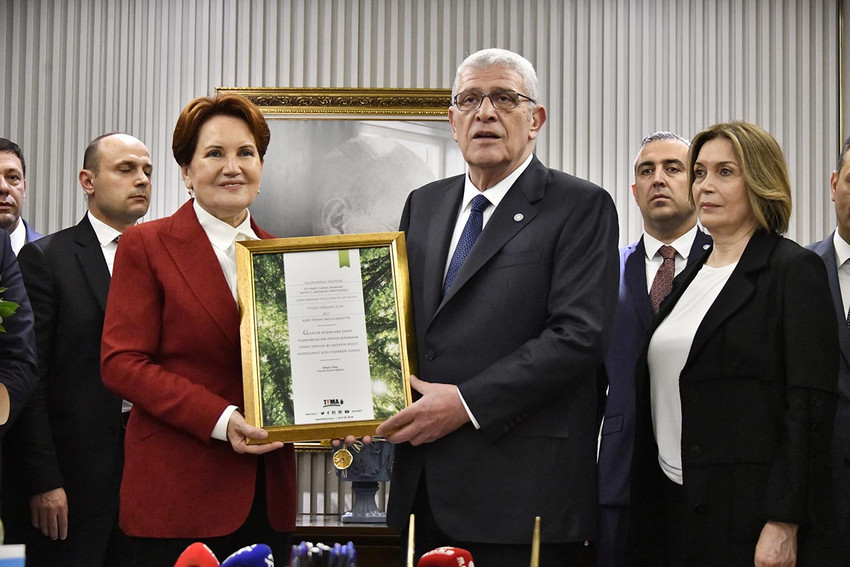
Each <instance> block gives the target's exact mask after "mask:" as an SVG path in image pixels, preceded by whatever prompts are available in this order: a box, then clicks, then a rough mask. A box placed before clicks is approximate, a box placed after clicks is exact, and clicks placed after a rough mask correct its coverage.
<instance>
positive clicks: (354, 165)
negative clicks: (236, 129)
mask: <svg viewBox="0 0 850 567" xmlns="http://www.w3.org/2000/svg"><path fill="white" fill-rule="evenodd" d="M216 90H217V91H218V92H229V93H236V94H240V95H242V96H245V97H246V98H248V99H249V100H251V101H252V102H253V103H254V104H256V105H257V106H258V107H259V108H260V111H261V112H262V113H263V116H265V118H266V120H267V122H268V125H269V130H270V132H271V141H270V143H269V147H268V150H267V152H266V156H265V160H264V166H263V185H262V188H261V191H260V194H259V195H258V196H257V199H256V201H255V202H254V204H253V206H252V207H251V216H252V217H253V218H254V219H255V220H256V221H257V223H258V224H259V225H260V226H262V227H263V228H264V229H266V230H268V231H269V232H271V233H272V234H274V235H276V236H281V237H293V236H319V235H329V234H353V233H371V232H389V231H395V230H398V226H399V220H400V219H401V213H402V209H403V208H404V202H405V200H406V199H407V196H408V194H409V193H410V192H411V191H412V190H414V189H417V188H419V187H421V186H423V185H425V184H427V183H430V182H431V181H435V180H437V179H443V178H445V177H451V176H453V175H459V174H462V173H464V172H465V167H466V164H465V161H464V160H463V155H462V154H461V152H460V150H459V149H458V146H457V144H456V143H455V142H454V139H453V137H452V131H451V126H450V124H449V121H448V107H449V105H450V104H451V91H450V90H449V89H349V88H338V89H324V88H312V89H294V88H246V89H241V88H218V89H216Z"/></svg>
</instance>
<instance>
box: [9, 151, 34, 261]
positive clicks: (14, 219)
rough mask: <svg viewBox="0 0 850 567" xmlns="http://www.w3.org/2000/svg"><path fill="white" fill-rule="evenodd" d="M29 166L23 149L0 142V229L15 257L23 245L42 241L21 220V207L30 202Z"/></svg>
mask: <svg viewBox="0 0 850 567" xmlns="http://www.w3.org/2000/svg"><path fill="white" fill-rule="evenodd" d="M26 175H27V164H26V162H25V161H24V153H23V151H21V148H20V146H18V144H16V143H15V142H12V141H11V140H7V139H6V138H0V228H2V229H3V230H5V231H6V232H7V233H9V236H10V238H11V242H12V250H13V251H14V252H15V255H17V254H18V252H20V251H21V248H23V246H24V244H26V243H27V242H33V241H35V240H38V239H39V238H41V235H40V234H39V233H37V232H36V231H35V230H33V229H32V228H30V226H29V225H28V224H27V222H26V221H25V220H24V219H22V218H21V206H22V205H23V204H24V201H26V199H27V179H26Z"/></svg>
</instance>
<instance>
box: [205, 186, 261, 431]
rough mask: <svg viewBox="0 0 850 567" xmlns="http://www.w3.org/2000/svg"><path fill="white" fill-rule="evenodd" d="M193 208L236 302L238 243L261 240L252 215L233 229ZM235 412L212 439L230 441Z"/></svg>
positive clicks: (218, 426) (224, 416) (226, 416)
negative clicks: (228, 429) (256, 231)
mask: <svg viewBox="0 0 850 567" xmlns="http://www.w3.org/2000/svg"><path fill="white" fill-rule="evenodd" d="M193 206H194V209H195V215H196V216H197V217H198V222H199V223H201V228H203V229H204V232H205V233H206V235H207V238H208V239H209V241H210V244H211V245H212V249H213V252H215V257H216V258H217V259H218V263H219V265H220V266H221V271H222V272H223V273H224V279H225V280H227V285H228V286H230V292H231V293H232V294H233V300H234V301H236V241H238V240H259V237H258V236H257V233H255V232H254V229H253V228H251V213H250V212H249V213H248V214H247V215H246V216H245V220H244V221H242V223H241V224H240V225H239V226H237V227H233V226H230V225H229V224H227V223H226V222H224V221H223V220H221V219H219V218H216V217H214V216H213V215H211V214H210V213H208V212H207V211H205V210H204V209H203V208H202V207H201V206H200V205H199V204H198V201H197V200H196V201H194V203H193ZM234 411H236V406H227V408H226V409H225V410H224V412H223V413H222V414H221V417H219V418H218V421H217V422H216V424H215V427H214V428H213V430H212V434H211V435H210V437H212V438H213V439H218V440H220V441H227V440H228V439H227V422H228V421H230V416H231V415H232V414H233V412H234Z"/></svg>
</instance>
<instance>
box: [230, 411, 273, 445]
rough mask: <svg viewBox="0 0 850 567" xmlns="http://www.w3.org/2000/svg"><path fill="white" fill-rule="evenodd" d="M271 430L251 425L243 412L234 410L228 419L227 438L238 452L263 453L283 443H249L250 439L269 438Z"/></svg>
mask: <svg viewBox="0 0 850 567" xmlns="http://www.w3.org/2000/svg"><path fill="white" fill-rule="evenodd" d="M268 436H269V432H268V431H265V430H264V429H260V428H259V427H254V426H253V425H249V424H248V422H247V421H245V418H244V417H242V414H241V413H239V412H238V411H234V412H233V413H231V414H230V419H229V420H227V439H228V440H229V441H230V445H231V446H232V447H233V450H234V451H236V452H237V453H249V454H252V455H262V454H263V453H268V452H269V451H274V450H275V449H280V448H281V447H283V443H281V442H280V441H275V442H274V443H264V444H262V445H248V439H256V440H258V441H261V440H263V439H267V438H268Z"/></svg>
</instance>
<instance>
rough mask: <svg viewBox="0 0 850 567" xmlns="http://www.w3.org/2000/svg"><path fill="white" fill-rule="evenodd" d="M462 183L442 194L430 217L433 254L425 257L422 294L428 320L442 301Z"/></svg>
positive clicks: (462, 180) (460, 180)
mask: <svg viewBox="0 0 850 567" xmlns="http://www.w3.org/2000/svg"><path fill="white" fill-rule="evenodd" d="M465 179H466V176H465V175H462V176H460V177H458V178H456V179H453V180H451V181H450V182H449V183H448V186H447V187H446V188H445V190H444V191H443V196H442V199H440V200H439V201H437V202H436V204H435V206H434V211H433V213H432V214H431V215H430V216H429V218H431V219H432V221H431V226H430V227H429V229H428V244H427V250H428V251H429V252H430V251H432V250H433V251H435V252H434V253H428V254H426V258H425V270H424V274H425V276H424V277H425V283H424V291H423V293H424V294H425V298H424V299H425V301H424V305H425V313H426V315H427V316H428V317H431V316H433V314H435V313H436V312H437V308H438V307H439V305H440V300H441V299H442V298H443V276H444V275H445V271H446V262H447V259H448V254H449V246H450V245H451V239H452V234H453V233H454V227H455V222H456V221H457V211H458V207H460V201H461V198H462V197H463V186H464V183H465ZM467 259H468V258H467ZM457 285H458V279H457V278H456V279H455V282H454V284H453V285H452V287H456V286H457Z"/></svg>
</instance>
